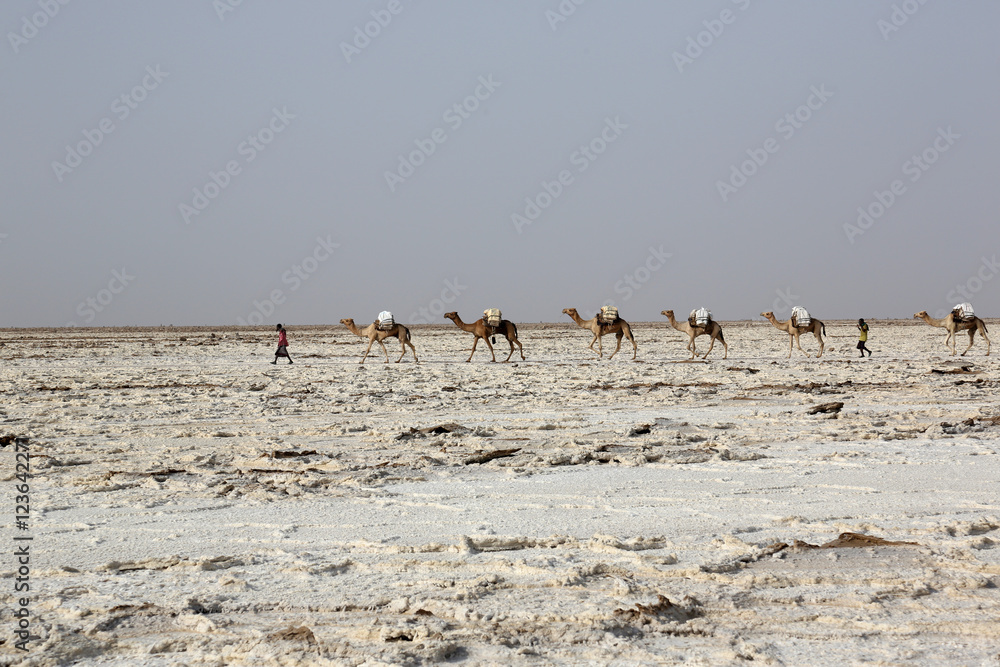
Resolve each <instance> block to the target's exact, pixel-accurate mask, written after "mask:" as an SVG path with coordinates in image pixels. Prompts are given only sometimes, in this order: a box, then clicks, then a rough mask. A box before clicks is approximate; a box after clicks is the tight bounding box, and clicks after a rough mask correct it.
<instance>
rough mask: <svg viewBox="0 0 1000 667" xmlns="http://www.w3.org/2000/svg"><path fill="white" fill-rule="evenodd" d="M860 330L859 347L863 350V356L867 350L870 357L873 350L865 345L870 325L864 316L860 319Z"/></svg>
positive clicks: (862, 356)
mask: <svg viewBox="0 0 1000 667" xmlns="http://www.w3.org/2000/svg"><path fill="white" fill-rule="evenodd" d="M858 331H860V332H861V335H860V336H858V349H859V350H860V351H861V358H862V359H863V358H864V356H865V352H867V353H868V356H869V357H870V356H872V351H871V350H869V349H868V347H867V346H865V343H866V342H868V325H867V324H866V323H865V319H864V318H863V317H862V318H861V319H860V320H858Z"/></svg>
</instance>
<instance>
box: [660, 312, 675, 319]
mask: <svg viewBox="0 0 1000 667" xmlns="http://www.w3.org/2000/svg"><path fill="white" fill-rule="evenodd" d="M660 315H663V316H664V317H670V318H672V317H673V316H674V311H672V310H661V311H660Z"/></svg>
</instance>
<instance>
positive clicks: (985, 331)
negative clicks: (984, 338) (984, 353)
mask: <svg viewBox="0 0 1000 667" xmlns="http://www.w3.org/2000/svg"><path fill="white" fill-rule="evenodd" d="M982 322H983V333H989V332H990V330H989V329H987V328H986V320H983V321H982Z"/></svg>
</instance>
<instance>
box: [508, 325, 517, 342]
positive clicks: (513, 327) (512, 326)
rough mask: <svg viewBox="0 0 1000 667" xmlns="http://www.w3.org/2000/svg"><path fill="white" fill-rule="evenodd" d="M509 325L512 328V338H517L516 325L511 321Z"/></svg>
mask: <svg viewBox="0 0 1000 667" xmlns="http://www.w3.org/2000/svg"><path fill="white" fill-rule="evenodd" d="M510 326H511V328H512V329H514V338H517V325H516V324H514V323H513V322H511V323H510Z"/></svg>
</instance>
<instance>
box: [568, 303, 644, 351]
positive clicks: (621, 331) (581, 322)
mask: <svg viewBox="0 0 1000 667" xmlns="http://www.w3.org/2000/svg"><path fill="white" fill-rule="evenodd" d="M563 312H564V313H566V314H567V315H569V316H570V317H571V318H573V321H574V322H576V323H577V325H578V326H580V327H581V328H583V329H589V330H590V331H591V332H592V333H593V334H594V340H592V341H590V345H589V346H588V347H589V348H590V351H591V352H594V351H595V350H594V343H597V351H596V352H597V356H598V357H604V346H603V345H602V344H601V338H602V337H603V336H607V335H608V334H612V333H613V334H615V336H617V337H618V347H616V348H615V351H614V352H612V353H611V356H610V357H608V360H611V359H613V358H614V356H615V355H616V354H618V350H620V349H622V336H625V337H627V338H628V339H629V341H631V342H632V359H635V355H636V352H638V350H639V347H638V346H637V345H636V344H635V338H633V337H632V327H630V326H629V324H628V322H626V321H625V320H623V319H622V318H620V317H619V318H618V320H617V321H615V322H614V324H601V323H600V322H598V318H599V317H600V316H599V315H595V316H594V317H592V318H590V319H589V320H585V319H583V318H581V317H580V314H579V313H578V312H576V308H563Z"/></svg>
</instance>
